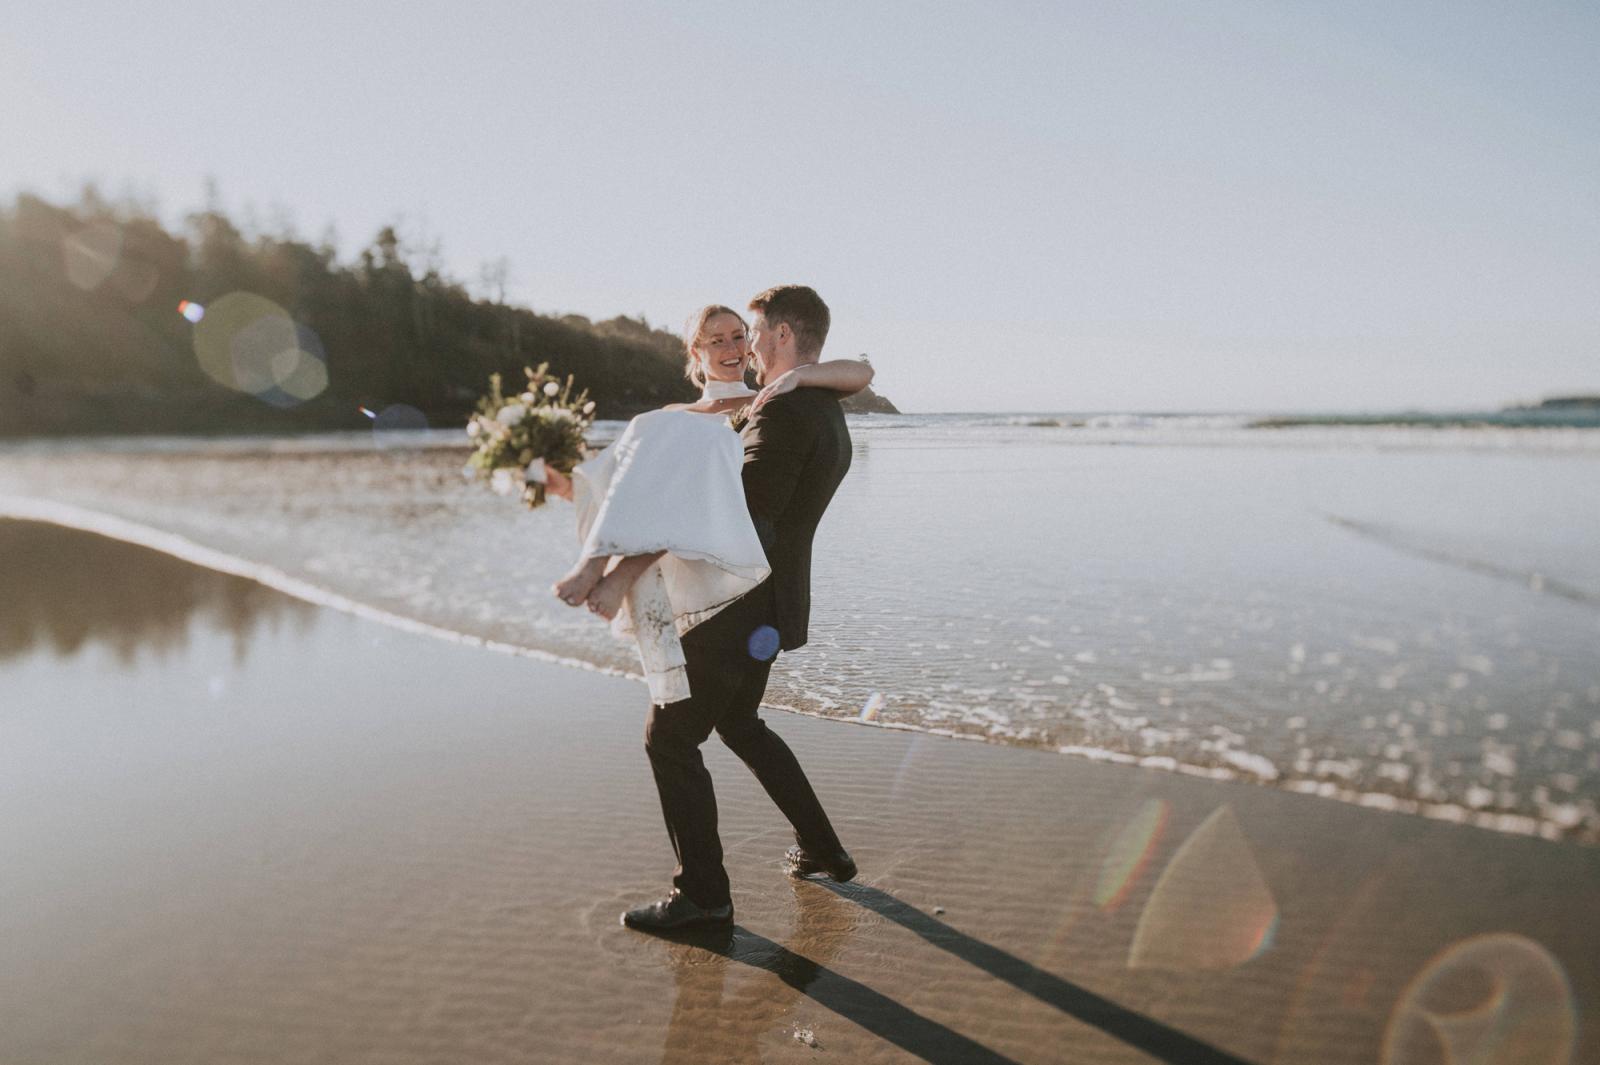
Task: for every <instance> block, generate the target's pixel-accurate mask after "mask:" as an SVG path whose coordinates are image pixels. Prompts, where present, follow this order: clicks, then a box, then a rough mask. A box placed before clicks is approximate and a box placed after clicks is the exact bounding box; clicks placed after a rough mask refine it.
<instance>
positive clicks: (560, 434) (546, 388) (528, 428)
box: [467, 363, 594, 507]
mask: <svg viewBox="0 0 1600 1065" xmlns="http://www.w3.org/2000/svg"><path fill="white" fill-rule="evenodd" d="M549 368H550V364H549V363H540V365H539V368H538V369H537V370H535V369H533V368H532V367H529V366H524V367H523V368H522V372H523V373H525V374H527V376H528V387H527V388H526V390H524V391H523V392H521V393H520V394H518V395H516V396H513V397H512V398H510V399H507V398H506V396H505V393H504V392H503V391H502V390H501V384H500V375H499V374H491V375H490V376H489V394H488V395H486V396H482V397H481V398H479V400H478V412H477V413H476V414H474V415H473V416H472V417H471V418H468V419H467V438H468V439H469V440H471V441H472V443H473V445H474V450H473V452H472V457H471V458H470V459H468V460H467V471H468V472H470V473H472V474H473V475H474V476H476V477H477V478H478V479H479V480H484V481H488V482H489V487H490V488H492V489H493V490H494V491H495V492H497V493H498V494H500V495H513V494H520V495H521V497H522V501H523V503H525V504H526V505H527V506H529V507H537V506H540V505H542V504H543V503H544V501H545V481H546V475H545V471H546V469H553V470H557V471H559V472H561V473H564V474H570V473H571V472H572V468H573V467H574V466H576V465H577V464H578V463H580V462H582V461H583V460H584V458H585V457H586V451H585V447H584V433H585V432H586V431H587V430H588V428H589V426H590V425H591V424H592V423H593V422H594V401H593V400H591V399H590V398H589V392H588V390H587V389H585V390H584V391H582V392H579V393H578V394H577V395H573V391H572V375H571V374H568V375H567V378H566V380H565V381H558V380H557V379H555V378H554V377H551V376H550V374H549V372H548V371H549Z"/></svg>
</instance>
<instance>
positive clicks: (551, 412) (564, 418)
mask: <svg viewBox="0 0 1600 1065" xmlns="http://www.w3.org/2000/svg"><path fill="white" fill-rule="evenodd" d="M539 415H540V417H542V418H544V419H545V420H546V421H558V422H570V421H571V420H572V419H573V417H574V415H573V413H572V412H571V411H570V410H568V409H567V408H565V407H543V408H540V410H539Z"/></svg>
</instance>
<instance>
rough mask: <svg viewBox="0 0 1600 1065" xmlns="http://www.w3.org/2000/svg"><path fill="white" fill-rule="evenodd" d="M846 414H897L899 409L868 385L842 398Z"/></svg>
mask: <svg viewBox="0 0 1600 1065" xmlns="http://www.w3.org/2000/svg"><path fill="white" fill-rule="evenodd" d="M842 405H843V407H844V410H845V413H846V414H899V413H900V411H899V409H898V408H897V407H896V406H895V405H894V404H893V403H890V402H889V401H888V399H886V398H885V397H883V396H880V395H878V393H876V392H874V391H873V390H872V389H871V388H870V387H868V388H864V389H862V390H861V391H860V392H857V393H856V394H855V395H853V396H850V397H848V398H846V399H845V400H844V403H843V404H842Z"/></svg>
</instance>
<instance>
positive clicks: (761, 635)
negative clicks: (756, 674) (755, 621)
mask: <svg viewBox="0 0 1600 1065" xmlns="http://www.w3.org/2000/svg"><path fill="white" fill-rule="evenodd" d="M745 650H747V651H749V652H750V657H751V658H753V659H755V660H756V661H757V662H768V661H771V659H772V657H773V656H774V655H776V654H777V653H778V630H777V629H775V628H773V627H772V626H771V625H757V626H756V628H755V631H754V632H752V633H751V634H750V639H749V640H747V641H746V642H745Z"/></svg>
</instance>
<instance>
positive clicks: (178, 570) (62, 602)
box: [0, 520, 316, 664]
mask: <svg viewBox="0 0 1600 1065" xmlns="http://www.w3.org/2000/svg"><path fill="white" fill-rule="evenodd" d="M0 588H3V589H4V590H5V594H4V596H3V597H0V661H4V660H6V659H8V658H15V657H18V656H21V655H23V654H26V653H28V652H30V651H33V650H35V649H36V648H41V647H43V648H48V649H50V650H51V651H53V652H54V653H55V654H56V655H58V656H60V657H63V658H65V657H70V656H72V655H74V654H76V653H77V652H78V651H79V650H81V649H82V648H83V647H85V646H86V645H88V644H91V643H101V644H104V645H106V646H107V647H109V648H110V649H111V650H112V652H113V653H114V654H115V655H116V657H117V659H118V660H119V661H121V662H122V663H124V664H128V663H131V662H132V661H133V659H134V657H135V655H136V654H137V652H138V651H139V650H140V649H141V648H147V649H149V650H152V651H154V652H155V653H157V654H158V655H165V654H168V653H171V652H174V651H180V650H182V649H183V647H184V645H185V641H186V640H187V639H188V634H189V626H190V621H191V619H192V618H193V617H195V616H196V615H203V616H205V617H206V618H207V620H209V621H210V622H211V623H213V624H214V625H215V626H216V627H217V628H219V629H221V630H223V631H225V632H227V633H229V634H230V635H232V637H233V641H234V655H235V658H236V659H239V660H242V659H243V657H244V655H245V652H246V648H247V647H248V646H249V642H250V636H251V634H252V633H253V632H254V631H255V629H256V626H257V625H259V624H260V623H262V622H263V621H276V620H277V619H279V618H288V619H290V620H292V621H294V622H296V623H297V624H301V625H304V624H308V623H309V622H310V620H311V618H312V616H313V615H314V613H315V609H316V608H315V607H312V606H311V605H309V604H307V603H302V602H300V601H299V600H296V599H291V598H289V597H288V596H285V595H281V594H279V593H277V592H274V591H272V590H270V589H268V588H264V587H262V586H261V585H258V584H256V583H254V582H253V581H248V580H244V579H242V578H239V577H233V576H229V575H227V574H222V573H216V572H214V571H212V570H207V569H203V568H201V567H199V566H195V565H191V564H189V563H187V562H180V561H178V560H177V559H173V558H169V557H168V556H166V555H163V554H161V553H160V552H158V551H151V550H149V549H147V548H143V547H136V546H134V545H131V544H125V543H122V542H120V541H117V540H111V539H107V538H106V537H102V536H95V535H93V534H91V533H84V532H77V531H74V530H71V529H63V528H60V527H58V526H55V525H48V524H44V523H41V522H29V521H5V520H0Z"/></svg>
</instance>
